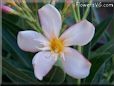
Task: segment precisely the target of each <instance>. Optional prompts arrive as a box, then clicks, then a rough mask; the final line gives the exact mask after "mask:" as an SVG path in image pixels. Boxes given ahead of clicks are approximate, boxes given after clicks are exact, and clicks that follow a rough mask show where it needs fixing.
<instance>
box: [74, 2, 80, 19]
mask: <svg viewBox="0 0 114 86" xmlns="http://www.w3.org/2000/svg"><path fill="white" fill-rule="evenodd" d="M77 1H79V0H77ZM75 5H76V3H75ZM76 8H77V16H78V20H80V19H81V18H80V7H79V5H78V6H77V5H76Z"/></svg>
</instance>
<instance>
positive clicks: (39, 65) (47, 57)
mask: <svg viewBox="0 0 114 86" xmlns="http://www.w3.org/2000/svg"><path fill="white" fill-rule="evenodd" d="M56 58H57V56H54V55H52V54H51V53H50V52H46V51H43V52H39V53H37V54H36V55H35V56H34V58H33V60H32V64H33V67H34V73H35V77H36V78H38V79H39V80H42V79H43V77H44V76H45V75H46V74H47V73H48V72H49V71H50V69H51V68H52V66H53V65H54V64H55V62H56Z"/></svg>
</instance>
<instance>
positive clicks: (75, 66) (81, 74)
mask: <svg viewBox="0 0 114 86" xmlns="http://www.w3.org/2000/svg"><path fill="white" fill-rule="evenodd" d="M64 57H65V61H63V66H64V71H65V72H66V73H67V74H68V75H70V76H72V77H74V78H76V79H82V78H86V77H87V76H88V75H89V72H90V67H91V63H90V62H89V61H88V60H86V59H85V58H84V57H83V55H81V54H80V53H79V52H77V51H76V50H74V49H72V48H70V47H66V48H65V52H64Z"/></svg>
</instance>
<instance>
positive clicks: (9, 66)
mask: <svg viewBox="0 0 114 86" xmlns="http://www.w3.org/2000/svg"><path fill="white" fill-rule="evenodd" d="M2 61H3V62H2V65H3V70H5V71H6V72H8V73H9V74H11V75H13V77H15V78H16V79H18V80H21V81H23V82H27V83H38V81H37V80H36V79H34V78H33V77H30V75H28V74H27V73H24V72H23V71H20V70H18V69H17V68H15V67H14V66H13V65H12V64H10V63H9V62H8V61H7V60H6V59H5V58H4V57H3V60H2Z"/></svg>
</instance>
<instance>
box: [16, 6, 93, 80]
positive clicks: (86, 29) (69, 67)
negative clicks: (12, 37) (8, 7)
mask: <svg viewBox="0 0 114 86" xmlns="http://www.w3.org/2000/svg"><path fill="white" fill-rule="evenodd" d="M38 13H39V17H40V22H41V26H42V30H43V32H44V35H42V34H41V33H38V32H35V31H32V30H28V31H20V32H19V33H18V37H17V41H18V45H19V47H20V48H21V49H22V50H24V51H29V52H38V53H37V54H36V55H35V56H34V58H33V60H32V64H33V67H34V73H35V76H36V78H38V79H39V80H42V79H43V77H44V76H45V75H46V74H47V73H48V72H49V71H50V69H51V68H52V67H53V65H54V64H55V63H56V61H57V58H58V55H60V57H61V58H62V63H63V70H64V71H65V72H66V73H67V74H68V75H70V76H72V77H74V78H77V79H81V78H85V77H87V76H88V75H89V71H90V67H91V63H90V62H89V61H88V60H86V59H85V58H84V56H83V55H81V54H80V53H79V52H78V51H76V50H75V49H73V48H70V47H69V46H73V45H77V46H83V45H86V44H87V43H88V42H90V41H91V39H92V38H93V36H94V33H95V28H94V26H93V24H91V23H90V22H89V21H87V20H82V21H81V22H79V23H77V24H74V25H73V26H71V27H70V28H68V30H66V31H65V32H64V33H63V34H62V35H61V36H59V35H60V29H61V25H62V20H61V15H60V13H59V11H58V10H57V9H56V8H55V7H54V6H52V5H50V4H47V5H45V6H43V7H42V8H40V9H39V10H38Z"/></svg>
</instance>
